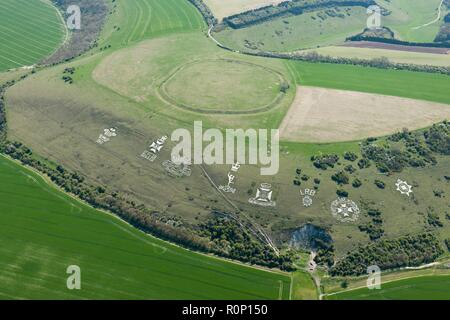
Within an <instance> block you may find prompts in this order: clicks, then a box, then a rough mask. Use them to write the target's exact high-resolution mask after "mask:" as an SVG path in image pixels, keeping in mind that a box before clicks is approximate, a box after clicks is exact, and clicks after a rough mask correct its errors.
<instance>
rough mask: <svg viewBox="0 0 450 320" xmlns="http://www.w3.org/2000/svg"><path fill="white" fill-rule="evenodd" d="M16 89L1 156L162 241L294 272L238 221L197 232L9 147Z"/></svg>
mask: <svg viewBox="0 0 450 320" xmlns="http://www.w3.org/2000/svg"><path fill="white" fill-rule="evenodd" d="M25 77H26V76H24V77H22V78H25ZM14 83H15V81H11V82H8V83H6V84H4V85H2V86H0V152H1V153H3V154H6V155H8V156H10V157H11V158H13V159H16V160H19V161H20V162H21V163H22V164H24V165H27V166H30V167H33V168H34V169H36V170H38V171H39V172H42V173H43V174H45V175H46V176H48V177H49V178H50V179H51V181H52V182H53V183H55V184H56V185H58V186H59V187H61V188H62V189H63V190H64V191H65V192H68V193H71V194H73V195H75V196H77V197H78V198H79V199H81V200H83V201H85V202H87V203H88V204H89V205H91V206H93V207H94V208H97V209H103V210H108V211H110V212H112V213H114V214H116V215H117V216H119V217H120V218H122V219H123V220H125V221H127V222H128V223H130V224H131V225H133V226H134V227H136V228H138V229H140V230H142V231H144V232H147V233H151V234H153V235H155V236H157V237H158V238H161V239H164V240H169V241H172V242H175V243H177V244H179V245H182V246H184V247H186V248H189V249H193V250H197V251H202V252H209V253H214V254H217V255H220V256H223V257H228V258H232V259H237V260H241V261H244V262H249V263H252V264H259V265H263V266H267V267H278V268H281V269H284V270H292V268H293V267H292V256H291V255H290V254H289V253H287V254H283V255H281V256H279V257H278V256H276V255H275V254H274V252H273V251H272V250H271V249H270V248H269V247H267V246H265V245H263V244H262V243H260V242H257V241H255V240H254V239H253V238H252V237H251V236H250V235H249V234H247V233H246V232H245V231H243V230H242V229H240V227H239V226H238V225H237V224H236V223H235V222H233V221H227V220H225V219H216V218H213V219H211V220H210V221H208V222H206V223H204V224H203V225H201V227H200V228H196V227H194V226H192V225H189V224H187V223H185V222H184V221H182V220H181V219H180V218H178V217H175V216H167V215H166V214H164V215H163V214H160V213H159V212H158V211H154V210H151V209H150V208H147V207H146V206H145V205H143V204H138V203H136V202H135V201H133V200H131V199H129V198H127V197H125V196H124V195H122V194H121V193H119V192H117V191H115V190H109V189H108V188H107V187H105V186H98V185H97V186H94V185H92V184H90V183H88V182H87V181H86V180H85V178H84V177H83V176H82V175H81V174H79V173H77V172H74V171H71V170H68V169H66V168H65V167H64V166H62V165H53V164H51V163H50V162H49V161H41V160H39V157H38V156H36V155H34V154H33V151H32V150H31V149H30V148H28V147H26V146H25V145H23V144H22V143H20V142H14V141H8V140H7V125H6V124H7V123H6V117H5V104H4V98H3V94H4V92H5V90H6V88H8V87H10V86H12V85H13V84H14Z"/></svg>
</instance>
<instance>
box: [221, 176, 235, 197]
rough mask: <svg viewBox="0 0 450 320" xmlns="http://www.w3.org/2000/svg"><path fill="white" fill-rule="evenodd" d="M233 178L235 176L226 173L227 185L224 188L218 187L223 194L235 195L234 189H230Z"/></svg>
mask: <svg viewBox="0 0 450 320" xmlns="http://www.w3.org/2000/svg"><path fill="white" fill-rule="evenodd" d="M235 178H236V176H235V175H233V174H231V173H228V184H227V185H226V186H219V189H220V190H222V191H223V192H228V193H235V192H236V188H233V187H232V185H233V184H234V179H235Z"/></svg>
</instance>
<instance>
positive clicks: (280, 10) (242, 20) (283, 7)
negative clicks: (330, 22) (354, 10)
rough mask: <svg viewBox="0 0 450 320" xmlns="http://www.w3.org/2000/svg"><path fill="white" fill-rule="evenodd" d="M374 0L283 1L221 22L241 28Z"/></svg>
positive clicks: (372, 2)
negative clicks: (275, 19)
mask: <svg viewBox="0 0 450 320" xmlns="http://www.w3.org/2000/svg"><path fill="white" fill-rule="evenodd" d="M374 4H376V2H375V1H374V0H292V1H283V2H281V3H279V4H278V5H269V6H265V7H261V8H258V9H254V10H249V11H246V12H242V13H238V14H235V15H232V16H229V17H226V18H224V19H223V23H224V24H225V25H227V26H229V27H231V28H233V29H241V28H245V27H248V26H251V25H254V24H258V23H262V22H265V21H268V20H272V19H274V18H279V17H286V16H292V15H300V14H303V13H305V12H310V11H314V10H318V9H324V8H333V7H339V6H341V7H351V6H362V7H366V8H367V7H369V6H370V5H374Z"/></svg>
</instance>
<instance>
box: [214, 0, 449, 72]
mask: <svg viewBox="0 0 450 320" xmlns="http://www.w3.org/2000/svg"><path fill="white" fill-rule="evenodd" d="M377 3H378V4H379V5H380V6H382V7H384V8H386V9H387V10H389V12H390V13H389V14H388V15H386V16H382V17H381V24H382V26H385V27H388V28H390V29H392V30H393V31H394V33H395V37H396V38H397V39H400V40H404V41H410V42H433V40H434V39H435V37H436V36H437V34H438V32H439V28H440V26H441V25H442V23H443V17H444V16H445V13H446V9H445V5H443V6H442V12H441V16H440V19H439V20H438V21H436V22H434V23H431V22H433V21H434V20H435V19H437V17H438V7H439V5H440V4H441V0H413V1H412V0H391V1H388V0H379V1H378V2H377ZM367 18H368V15H367V13H366V8H363V7H337V8H335V9H332V10H330V9H324V10H317V11H313V12H306V13H303V14H300V15H297V16H287V17H277V18H273V19H270V20H269V21H265V22H264V23H259V24H255V25H252V26H248V27H245V28H240V29H232V28H225V29H223V30H219V32H216V33H214V37H215V38H216V39H217V40H218V41H220V42H221V43H222V44H224V45H226V46H228V47H230V48H234V49H236V50H241V51H254V52H257V51H268V52H272V51H273V52H293V51H298V50H302V49H316V48H319V47H326V46H332V45H339V44H342V43H343V42H345V39H346V38H347V37H349V36H352V35H356V34H358V33H361V32H362V31H363V29H364V28H366V25H367ZM334 48H335V47H332V48H331V49H329V50H328V51H330V50H332V49H334ZM337 49H339V48H337ZM341 50H342V49H341ZM346 50H347V51H349V52H350V53H349V54H350V55H355V57H357V58H365V59H371V58H374V57H382V56H385V55H387V56H389V53H387V54H384V53H383V52H377V51H372V52H371V51H370V50H366V51H364V50H359V51H357V50H355V49H354V48H346ZM325 53H330V52H325ZM331 55H336V54H335V53H334V52H333V51H331ZM402 55H403V56H405V58H404V59H403V60H402V61H404V62H408V63H418V64H432V63H433V60H434V58H433V56H435V55H431V56H430V55H429V56H428V57H425V56H423V55H422V56H417V54H414V53H409V52H408V53H406V52H403V53H402ZM344 56H345V55H344ZM441 58H442V57H441ZM394 60H395V57H394Z"/></svg>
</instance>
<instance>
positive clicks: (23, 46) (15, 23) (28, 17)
mask: <svg viewBox="0 0 450 320" xmlns="http://www.w3.org/2000/svg"><path fill="white" fill-rule="evenodd" d="M0 21H1V24H0V37H1V38H2V46H1V48H0V71H2V70H6V69H9V68H16V67H19V66H23V65H31V64H34V63H37V62H38V61H39V60H41V59H43V58H45V57H47V56H48V55H50V54H51V53H52V52H54V51H55V50H56V48H57V47H58V46H59V45H60V44H61V43H62V42H63V40H64V37H65V33H66V29H65V27H64V25H63V21H61V17H60V15H59V12H58V11H57V9H56V8H55V7H53V6H52V5H50V4H49V3H47V2H44V1H40V0H27V1H23V0H2V2H1V3H0Z"/></svg>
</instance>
